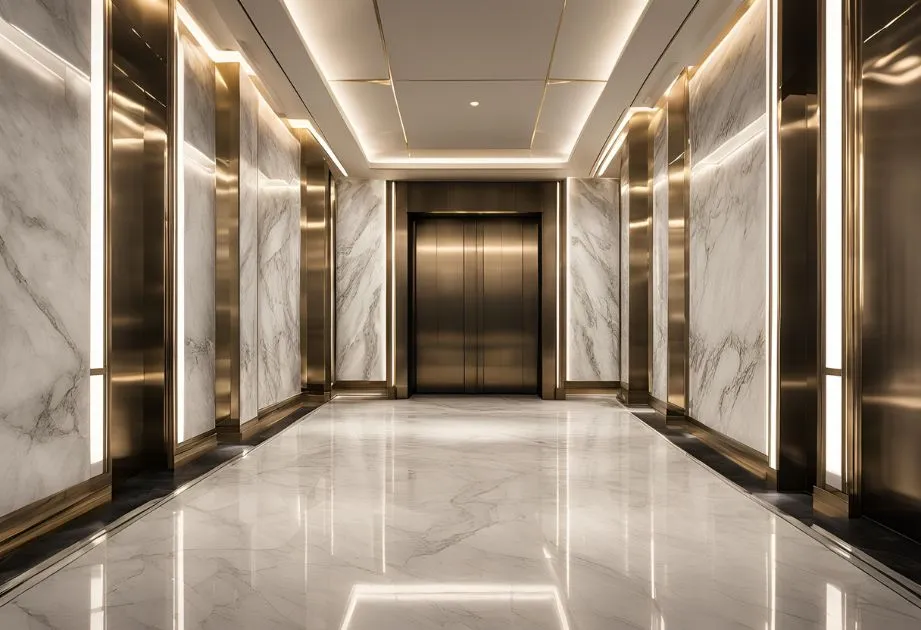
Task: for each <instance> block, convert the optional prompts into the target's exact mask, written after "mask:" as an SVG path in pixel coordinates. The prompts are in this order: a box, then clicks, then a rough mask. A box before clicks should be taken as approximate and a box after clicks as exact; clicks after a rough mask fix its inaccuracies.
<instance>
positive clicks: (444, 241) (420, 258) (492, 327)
mask: <svg viewBox="0 0 921 630" xmlns="http://www.w3.org/2000/svg"><path fill="white" fill-rule="evenodd" d="M414 240H415V258H414V261H415V264H414V285H413V286H414V292H413V293H414V315H413V321H414V323H415V335H414V339H415V370H414V373H415V391H416V392H418V393H430V394H432V393H438V394H458V393H466V394H536V393H537V392H538V383H539V378H538V377H539V337H538V331H539V320H540V268H539V246H538V243H539V227H538V223H537V221H536V220H535V219H533V218H530V217H482V216H480V217H465V218H456V217H425V218H421V219H418V220H417V221H416V222H415V230H414Z"/></svg>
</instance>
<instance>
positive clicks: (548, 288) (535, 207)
mask: <svg viewBox="0 0 921 630" xmlns="http://www.w3.org/2000/svg"><path fill="white" fill-rule="evenodd" d="M394 186H395V187H394V191H393V195H394V200H393V207H394V209H395V216H394V217H393V222H394V249H393V253H394V260H393V265H394V275H395V278H394V297H393V315H394V317H395V324H394V332H395V338H394V343H393V350H392V351H393V352H394V363H395V376H394V383H395V387H396V395H397V397H405V396H409V395H411V394H412V393H413V392H412V391H411V387H410V383H411V382H412V374H411V373H412V369H413V360H414V359H413V357H412V356H411V353H410V345H411V344H410V343H409V341H410V340H409V336H410V334H411V332H410V331H411V329H412V328H411V323H412V317H413V313H412V312H411V304H410V301H409V300H410V296H409V293H410V292H409V273H410V265H409V262H410V256H411V252H410V251H409V233H408V231H409V214H411V213H419V212H423V213H424V212H448V213H451V212H453V213H484V212H495V211H497V210H499V211H506V212H514V213H535V214H536V213H540V215H541V220H540V224H541V226H540V239H541V240H540V256H541V260H540V265H541V269H542V273H541V287H540V309H541V318H540V354H541V357H540V362H541V368H540V395H541V397H542V398H544V399H546V400H554V399H556V398H557V396H562V395H563V391H562V388H559V389H558V388H557V379H558V373H559V363H558V359H557V348H556V345H557V336H558V320H557V307H558V303H557V300H558V297H559V294H558V290H559V282H558V260H557V247H558V243H557V235H558V225H559V221H560V217H559V214H560V213H559V212H558V210H559V194H560V188H561V185H560V182H557V181H546V182H434V181H431V182H430V181H426V182H422V181H419V182H395V184H394ZM548 270H549V272H548Z"/></svg>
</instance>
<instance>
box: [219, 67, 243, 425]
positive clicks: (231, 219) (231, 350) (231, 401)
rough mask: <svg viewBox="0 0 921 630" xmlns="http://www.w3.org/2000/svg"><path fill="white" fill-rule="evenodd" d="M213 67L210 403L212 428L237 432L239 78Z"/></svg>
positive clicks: (237, 71) (230, 71)
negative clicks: (212, 373)
mask: <svg viewBox="0 0 921 630" xmlns="http://www.w3.org/2000/svg"><path fill="white" fill-rule="evenodd" d="M241 71H242V68H241V66H240V64H239V63H235V62H234V63H218V64H216V72H215V80H216V86H217V89H216V93H215V95H216V97H217V98H216V105H217V107H216V110H217V111H216V123H217V124H216V127H217V129H216V135H215V138H216V146H215V148H216V150H217V178H216V182H217V191H216V197H217V221H216V230H217V235H216V236H217V238H216V244H217V259H216V280H217V287H216V288H217V291H216V298H217V299H216V300H215V305H216V313H215V314H216V320H215V323H216V328H215V330H216V333H217V337H216V347H215V354H216V357H215V359H216V362H215V395H216V398H215V403H216V412H217V426H218V427H219V430H220V429H221V428H228V427H229V428H231V429H238V428H239V426H240V72H241Z"/></svg>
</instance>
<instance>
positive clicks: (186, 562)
mask: <svg viewBox="0 0 921 630" xmlns="http://www.w3.org/2000/svg"><path fill="white" fill-rule="evenodd" d="M643 425H644V423H643V422H642V421H641V420H639V419H637V418H636V417H635V416H634V415H633V413H632V412H631V411H629V410H626V409H623V408H621V407H619V406H617V405H615V404H614V403H612V402H611V401H610V400H603V399H597V400H590V401H581V400H580V401H565V402H547V403H544V402H540V401H537V400H529V399H508V398H489V399H482V398H442V399H438V400H416V401H377V402H365V401H362V402H358V401H355V402H353V401H348V402H339V401H336V402H333V403H332V404H329V405H326V406H324V407H322V408H321V409H319V410H317V411H316V412H315V413H313V414H312V415H311V416H310V418H308V419H306V420H302V421H299V422H297V423H295V424H294V425H292V426H291V427H289V428H288V429H286V430H285V431H284V432H282V433H281V434H279V436H278V437H277V439H275V440H272V441H271V442H269V443H267V444H266V445H265V446H264V448H260V449H258V450H254V451H252V452H251V453H250V454H249V456H247V457H246V458H241V459H238V460H237V461H236V462H235V463H234V464H233V465H231V466H226V467H224V468H223V469H222V470H221V471H219V472H218V473H216V474H214V475H212V476H210V477H209V478H208V479H206V480H204V481H203V482H200V483H198V484H196V485H195V486H194V487H193V488H190V489H188V490H187V491H185V492H183V493H181V494H179V495H177V496H175V497H173V498H172V499H171V500H170V501H169V502H167V503H166V504H164V505H162V506H160V507H159V508H157V509H155V510H153V511H152V512H150V513H148V514H147V515H145V516H144V517H143V518H140V519H138V520H137V521H135V522H134V523H132V524H131V525H130V526H128V527H125V528H123V529H122V530H120V531H119V532H117V533H116V534H114V535H112V536H110V537H107V538H106V539H105V540H103V541H101V542H100V544H98V545H97V546H95V547H94V548H93V549H91V550H89V551H88V552H87V553H85V554H83V555H82V556H81V557H80V558H79V559H77V560H75V561H73V562H71V563H69V564H68V565H67V566H64V567H62V568H61V569H60V570H59V571H57V572H56V573H54V574H53V575H51V576H49V577H48V578H47V579H45V580H43V581H42V582H40V583H38V584H37V585H35V586H34V587H32V588H31V589H28V590H26V591H24V592H22V593H20V594H19V595H18V596H17V597H16V598H15V599H14V600H13V601H11V602H10V603H9V604H7V605H5V606H2V607H0V627H3V628H4V629H5V630H6V629H10V630H20V629H22V630H33V629H36V628H41V629H44V628H52V629H54V630H71V629H73V630H87V629H88V630H97V629H100V628H107V629H108V630H112V629H119V630H121V629H123V628H124V629H127V630H134V629H135V628H137V629H139V630H140V629H150V628H155V629H158V630H161V629H162V630H192V629H197V628H203V629H209V630H210V629H212V628H214V629H216V628H220V629H221V630H225V629H227V630H236V629H240V630H243V629H249V628H254V627H259V628H260V629H261V630H270V629H273V628H279V629H282V628H284V629H288V628H291V629H292V630H293V629H297V628H304V629H308V628H309V629H311V630H313V629H316V630H343V629H345V630H365V629H368V630H370V629H372V628H373V629H374V630H396V629H401V630H403V629H409V628H412V629H413V630H429V629H432V630H434V629H435V628H465V629H470V630H487V629H489V630H493V629H499V628H528V629H529V630H543V629H544V628H547V629H548V630H550V629H565V628H571V629H572V630H596V629H598V630H601V629H604V630H621V629H634V628H646V629H649V630H661V629H662V628H663V627H666V626H667V627H668V630H675V629H688V630H697V629H704V628H706V629H707V630H711V629H715V630H719V629H721V628H755V629H757V630H765V629H767V630H797V629H800V628H816V627H823V628H825V629H826V630H858V629H863V630H873V629H875V628H886V630H902V629H903V628H904V629H905V630H908V629H916V628H918V627H921V610H919V609H918V608H916V607H914V606H912V605H910V604H909V603H908V602H907V601H906V600H905V599H903V598H902V597H900V596H899V595H898V594H896V593H895V592H894V591H892V590H891V589H889V588H887V587H885V586H884V585H882V584H881V583H880V582H878V581H877V580H875V579H873V578H872V577H870V576H869V575H867V574H866V573H865V572H863V571H861V570H860V569H858V568H857V567H855V566H854V565H853V564H851V563H849V562H847V561H846V560H845V559H844V558H842V557H841V556H840V555H837V554H835V553H833V552H832V551H831V550H829V549H828V548H827V547H825V546H824V545H822V544H821V543H820V542H819V541H817V540H815V539H814V538H813V537H812V536H809V535H808V534H807V533H806V532H803V531H802V530H801V529H799V528H797V527H796V526H792V527H791V525H793V524H792V523H789V522H787V521H786V520H785V519H783V518H780V517H778V516H777V515H776V514H774V513H772V512H771V511H770V510H768V509H765V507H764V506H762V505H760V504H759V503H758V502H757V501H744V500H740V497H739V496H738V494H739V493H738V488H736V490H737V491H736V492H732V491H730V490H729V488H727V487H726V485H725V484H726V483H727V481H726V480H725V479H723V478H721V477H720V476H719V475H717V474H716V473H715V472H714V471H713V470H711V469H709V468H707V467H706V466H704V467H703V469H701V465H702V464H701V463H700V462H698V461H696V460H694V459H693V458H690V459H691V460H692V461H694V463H695V464H697V465H696V466H691V465H689V463H688V461H687V460H688V458H689V457H688V454H687V453H685V452H684V451H681V449H679V451H680V452H681V453H682V454H683V455H684V457H678V456H677V455H676V453H675V452H674V451H672V450H670V449H668V448H666V447H665V446H664V445H663V443H662V442H661V441H660V439H664V438H663V437H662V436H661V435H659V434H658V433H656V432H655V431H652V430H651V428H650V427H648V426H645V427H644V429H645V430H640V429H639V428H638V427H639V426H643ZM650 431H651V432H650ZM665 443H666V444H669V442H668V440H665ZM672 446H674V445H672ZM729 487H730V488H732V487H734V486H733V485H732V484H730V486H729ZM742 494H743V495H744V494H745V493H744V492H743V493H742Z"/></svg>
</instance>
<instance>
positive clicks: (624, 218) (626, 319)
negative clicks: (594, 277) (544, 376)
mask: <svg viewBox="0 0 921 630" xmlns="http://www.w3.org/2000/svg"><path fill="white" fill-rule="evenodd" d="M620 217H621V218H620V380H621V383H622V384H623V385H627V384H628V383H629V382H630V185H629V179H628V177H627V165H626V164H624V167H623V169H622V170H621V178H620Z"/></svg>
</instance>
